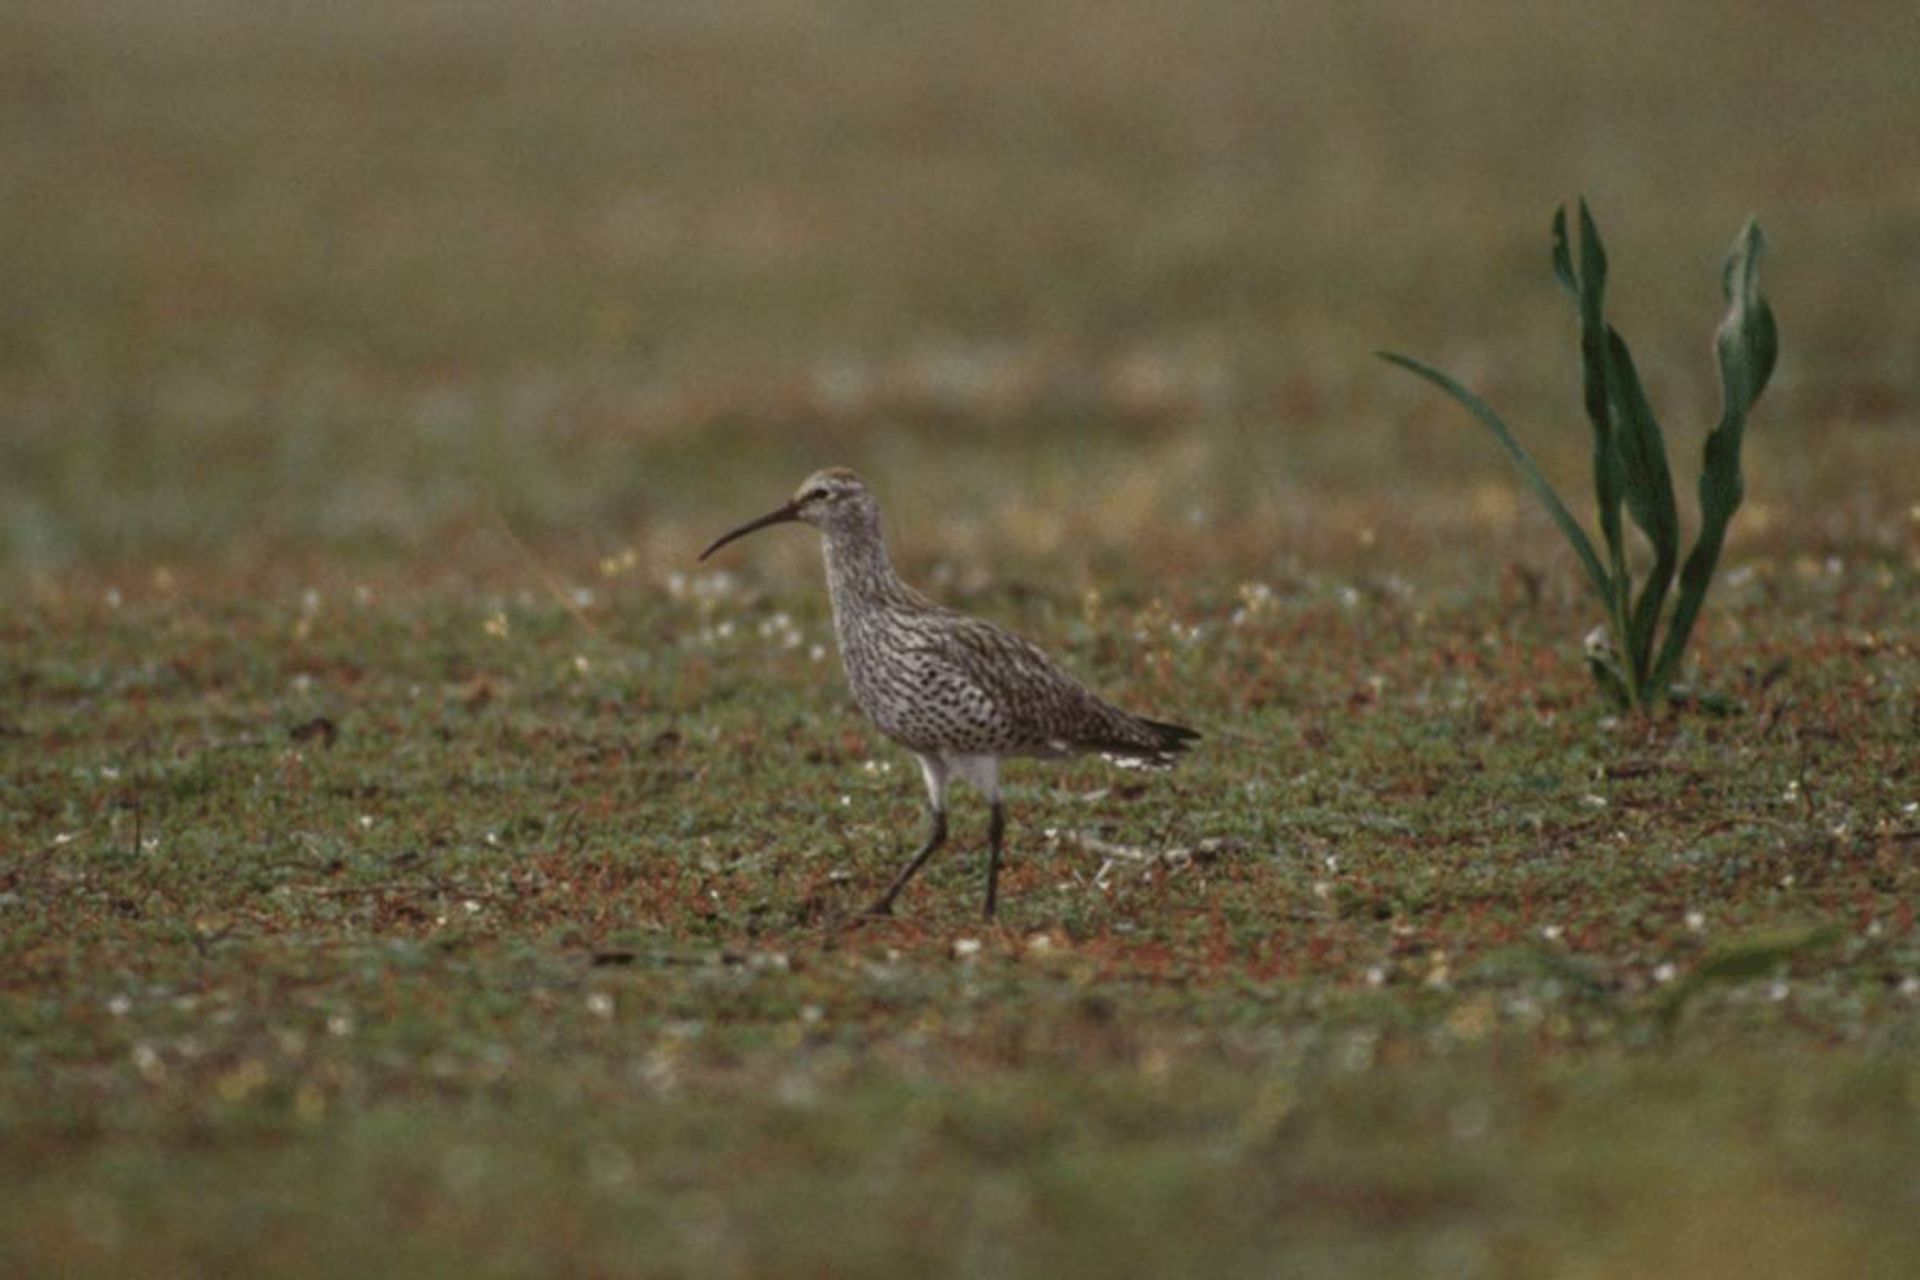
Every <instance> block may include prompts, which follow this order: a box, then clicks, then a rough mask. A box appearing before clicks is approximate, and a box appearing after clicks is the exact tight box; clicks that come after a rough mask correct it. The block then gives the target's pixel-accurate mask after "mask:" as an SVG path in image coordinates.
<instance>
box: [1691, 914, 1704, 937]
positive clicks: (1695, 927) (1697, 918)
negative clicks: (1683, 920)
mask: <svg viewBox="0 0 1920 1280" xmlns="http://www.w3.org/2000/svg"><path fill="white" fill-rule="evenodd" d="M1706 927H1707V913H1706V912H1704V911H1689V912H1687V928H1689V929H1691V930H1692V931H1693V932H1695V933H1700V932H1701V931H1703V930H1704V929H1705V928H1706Z"/></svg>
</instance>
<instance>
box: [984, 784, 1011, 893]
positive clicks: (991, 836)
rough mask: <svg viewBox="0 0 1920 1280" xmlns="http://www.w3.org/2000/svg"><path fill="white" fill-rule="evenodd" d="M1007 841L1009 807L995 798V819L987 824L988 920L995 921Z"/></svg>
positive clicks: (997, 797) (998, 798)
mask: <svg viewBox="0 0 1920 1280" xmlns="http://www.w3.org/2000/svg"><path fill="white" fill-rule="evenodd" d="M1006 839H1007V806H1006V805H1005V804H1003V803H1001V801H1000V797H999V796H995V797H994V798H993V817H992V819H991V820H989V822H988V824H987V911H986V917H987V919H989V920H991V919H993V912H994V905H995V903H996V902H997V900H998V898H999V892H1000V850H1001V848H1002V846H1003V845H1004V844H1005V843H1006Z"/></svg>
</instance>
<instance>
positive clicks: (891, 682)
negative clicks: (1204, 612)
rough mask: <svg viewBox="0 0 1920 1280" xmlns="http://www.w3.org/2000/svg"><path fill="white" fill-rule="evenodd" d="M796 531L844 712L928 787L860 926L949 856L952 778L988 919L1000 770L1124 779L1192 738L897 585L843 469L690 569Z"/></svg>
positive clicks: (866, 494)
mask: <svg viewBox="0 0 1920 1280" xmlns="http://www.w3.org/2000/svg"><path fill="white" fill-rule="evenodd" d="M793 522H798V523H800V524H807V525H812V526H813V527H814V528H815V529H817V530H818V531H819V532H820V534H821V543H822V550H823V554H824V557H825V560H826V571H827V594H828V598H829V600H830V602H831V604H832V610H833V629H834V634H835V638H836V640H837V641H838V643H839V649H840V660H841V665H842V667H843V668H844V669H845V672H846V677H847V683H848V684H849V685H850V686H851V687H852V690H853V696H854V700H855V701H856V702H857V703H859V705H860V709H861V711H863V712H864V713H865V714H866V716H867V718H868V719H869V720H871V721H872V722H873V724H874V726H875V727H876V728H877V729H879V730H880V732H881V733H883V734H885V735H886V736H887V737H888V738H891V739H892V740H893V741H895V742H897V743H899V744H900V745H901V746H903V747H905V748H906V749H907V750H908V751H911V752H912V753H913V754H914V755H915V756H916V757H917V758H918V760H919V762H920V771H921V773H922V774H923V775H924V777H925V779H926V784H927V801H928V807H929V819H928V826H927V834H926V839H925V840H924V841H923V842H922V843H921V845H920V847H919V848H918V849H917V850H916V851H915V852H914V855H913V857H912V860H911V861H909V862H908V863H907V864H906V866H905V867H903V868H902V869H901V870H900V872H899V874H898V875H896V876H895V877H894V879H893V882H892V883H891V884H890V885H889V886H888V887H887V890H886V892H885V893H884V894H883V895H882V896H881V897H880V898H879V899H878V901H876V902H875V903H874V904H873V905H872V907H871V908H869V910H868V914H869V915H872V916H887V915H891V914H892V912H893V905H894V901H895V899H897V898H898V897H899V896H900V891H901V890H902V889H904V888H906V886H907V883H908V882H909V881H911V880H912V879H913V877H914V876H915V874H917V873H918V872H919V871H920V869H921V868H922V867H924V866H925V865H926V864H927V861H928V860H929V859H930V858H932V857H933V855H934V854H935V853H936V852H938V851H939V849H940V848H941V847H942V846H943V845H944V844H946V842H947V792H948V788H949V786H950V784H952V783H953V782H955V781H956V780H957V781H962V782H965V783H967V784H968V785H970V786H972V787H974V788H975V789H976V790H978V791H979V792H980V793H981V794H982V795H984V796H985V797H986V800H987V803H988V805H989V810H990V818H989V822H988V827H987V846H988V847H987V895H986V907H985V912H984V914H985V917H986V919H988V920H992V919H993V918H994V915H995V911H996V909H997V906H998V900H999V880H1000V865H1001V860H1002V857H1003V854H1004V848H1005V841H1006V830H1007V811H1006V804H1005V801H1004V800H1003V798H1002V796H1001V791H1000V765H1001V762H1002V761H1004V760H1006V759H1009V758H1012V757H1023V756H1024V757H1038V758H1042V759H1059V758H1062V757H1066V756H1074V755H1080V754H1085V753H1094V754H1098V755H1101V756H1104V757H1106V758H1107V759H1109V760H1110V761H1111V762H1113V763H1115V764H1119V765H1122V766H1126V767H1134V768H1152V769H1166V768H1171V767H1172V766H1173V764H1174V763H1175V761H1176V760H1177V758H1178V757H1179V756H1180V755H1181V754H1182V753H1183V752H1185V751H1186V750H1187V749H1188V748H1190V747H1191V746H1192V745H1193V743H1194V742H1196V741H1198V740H1199V738H1200V734H1199V733H1198V732H1196V731H1195V730H1193V729H1189V728H1187V727H1186V726H1185V725H1179V724H1171V723H1167V722H1165V721H1160V720H1150V719H1147V718H1146V717H1144V716H1139V715H1134V714H1132V713H1131V712H1127V711H1123V710H1121V709H1120V708H1119V707H1116V706H1114V705H1113V704H1112V703H1110V702H1107V701H1106V700H1104V699H1103V698H1101V697H1100V696H1099V695H1097V694H1095V693H1093V692H1092V691H1091V690H1089V689H1088V688H1087V687H1086V686H1085V685H1084V684H1082V683H1081V682H1080V681H1079V680H1078V679H1076V678H1075V677H1074V676H1072V675H1071V674H1069V673H1068V672H1067V671H1066V670H1065V669H1063V668H1062V667H1061V666H1060V665H1059V664H1058V663H1057V662H1055V661H1054V660H1053V659H1052V658H1050V657H1048V656H1047V654H1046V653H1045V652H1043V651H1042V650H1041V649H1040V647H1039V646H1038V645H1035V644H1033V643H1032V642H1031V641H1028V640H1025V639H1023V638H1022V637H1020V636H1017V635H1015V634H1014V633H1013V632H1011V631H1008V630H1006V629H1005V628H1003V627H999V626H996V625H995V624H993V623H991V622H988V621H986V620H984V619H981V618H976V617H972V616H970V615H968V614H965V613H961V612H959V611H958V610H955V609H949V608H946V607H944V606H942V605H939V604H936V603H934V602H933V601H932V600H930V599H928V598H927V597H926V596H924V595H922V594H921V593H920V592H918V591H916V590H914V589H913V588H912V587H910V586H908V585H907V584H906V583H905V582H903V581H901V579H900V575H899V574H898V573H896V572H895V571H894V568H893V563H892V561H891V560H890V559H889V558H888V556H887V544H886V539H885V537H884V536H883V535H882V531H881V521H880V503H879V501H878V500H877V499H876V498H875V497H874V495H873V492H872V490H870V489H869V488H868V487H867V486H866V484H865V482H864V481H862V480H861V479H860V477H859V476H858V475H856V474H855V473H854V472H853V471H851V470H850V469H848V468H846V467H829V468H827V469H826V470H824V471H817V472H815V473H814V474H812V475H810V476H808V477H807V478H806V479H805V480H804V481H802V482H801V484H800V487H799V488H798V489H796V490H795V491H794V494H793V497H792V498H791V499H790V500H789V501H787V502H786V503H785V504H784V505H783V506H780V507H778V508H776V509H775V510H773V511H770V512H768V513H767V514H766V515H763V516H760V517H759V518H757V519H754V520H749V521H747V522H746V523H745V524H743V525H741V526H739V527H738V528H736V529H734V530H732V531H731V532H728V533H726V534H723V535H721V536H720V537H719V538H717V539H715V540H714V542H713V544H712V545H711V546H709V547H708V548H707V549H706V550H705V551H703V552H701V553H700V559H701V560H702V561H705V560H706V559H707V558H708V557H709V556H711V555H713V553H714V552H716V551H718V550H720V548H722V547H724V546H726V545H727V544H728V543H730V542H733V541H734V540H735V539H737V538H744V537H746V536H747V535H748V534H750V533H754V532H757V531H758V530H761V529H765V528H767V527H769V526H771V525H777V524H787V523H793Z"/></svg>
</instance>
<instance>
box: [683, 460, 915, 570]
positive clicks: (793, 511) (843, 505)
mask: <svg viewBox="0 0 1920 1280" xmlns="http://www.w3.org/2000/svg"><path fill="white" fill-rule="evenodd" d="M879 519H880V506H879V503H877V502H875V501H874V497H873V494H872V493H871V492H870V491H869V490H868V489H867V486H866V484H865V482H863V481H862V480H861V479H860V477H859V476H857V475H855V474H854V473H853V472H852V471H850V470H848V469H847V468H845V467H828V468H827V469H826V470H825V471H816V472H814V473H813V474H812V475H810V476H808V477H807V478H806V479H805V480H802V481H801V482H800V487H799V488H798V489H796V490H794V492H793V497H792V499H791V500H789V501H788V502H787V504H786V505H785V506H782V507H779V508H776V509H775V510H773V511H769V512H768V513H767V514H766V515H763V516H761V517H759V518H758V519H756V520H749V521H747V522H746V523H745V524H743V525H741V526H740V527H739V528H738V529H735V530H733V532H731V533H727V534H723V535H721V537H719V538H718V539H716V540H715V541H714V544H713V545H712V546H710V547H708V548H707V549H706V550H705V551H702V552H701V553H700V558H701V559H702V560H705V559H706V558H707V557H708V556H710V555H712V554H713V553H714V552H716V551H718V550H719V549H720V548H722V547H724V546H726V545H727V544H728V543H729V542H732V541H733V540H734V539H735V538H744V537H746V536H747V535H748V534H750V533H753V532H754V531H756V530H759V529H764V528H766V527H767V526H768V525H772V524H787V523H789V522H792V521H798V522H800V523H801V524H810V525H812V526H813V527H814V528H816V529H818V530H820V531H821V532H822V533H825V534H828V535H832V534H834V533H839V532H854V531H857V530H860V529H864V528H868V527H872V526H876V525H877V524H878V523H879Z"/></svg>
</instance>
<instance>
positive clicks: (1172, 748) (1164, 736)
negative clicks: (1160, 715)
mask: <svg viewBox="0 0 1920 1280" xmlns="http://www.w3.org/2000/svg"><path fill="white" fill-rule="evenodd" d="M1129 719H1131V720H1132V721H1133V723H1134V725H1135V726H1137V727H1138V728H1139V730H1140V733H1139V735H1138V737H1139V741H1134V742H1126V743H1118V742H1116V743H1110V744H1102V746H1101V747H1100V754H1101V755H1103V756H1105V757H1106V758H1107V759H1108V760H1111V761H1112V762H1113V763H1114V764H1117V765H1119V766H1120V767H1121V768H1122V769H1171V768H1173V766H1174V765H1175V764H1176V763H1177V762H1178V761H1179V758H1180V756H1181V755H1182V754H1183V753H1184V752H1185V751H1186V750H1187V749H1188V748H1190V747H1191V746H1193V744H1194V743H1196V742H1198V741H1199V740H1200V733H1199V731H1198V730H1196V729H1189V728H1187V726H1185V725H1183V724H1168V723H1167V722H1166V721H1164V720H1149V719H1147V718H1146V717H1145V716H1131V717H1129Z"/></svg>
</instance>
